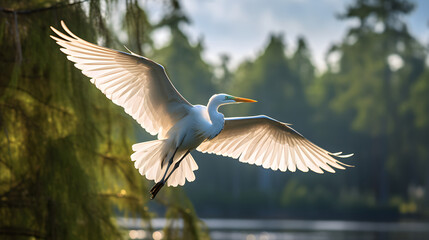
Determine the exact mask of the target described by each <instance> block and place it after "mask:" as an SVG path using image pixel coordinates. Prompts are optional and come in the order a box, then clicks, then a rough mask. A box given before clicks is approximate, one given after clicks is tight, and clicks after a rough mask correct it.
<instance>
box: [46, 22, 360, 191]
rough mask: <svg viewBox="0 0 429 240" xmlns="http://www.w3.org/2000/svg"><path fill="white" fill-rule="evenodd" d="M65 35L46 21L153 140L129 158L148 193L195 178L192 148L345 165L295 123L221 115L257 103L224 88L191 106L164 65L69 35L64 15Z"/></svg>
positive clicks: (319, 167)
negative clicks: (150, 183)
mask: <svg viewBox="0 0 429 240" xmlns="http://www.w3.org/2000/svg"><path fill="white" fill-rule="evenodd" d="M61 25H62V27H63V29H64V30H65V31H66V33H67V34H68V35H66V34H64V33H62V32H60V31H58V30H56V29H55V28H53V27H51V29H52V30H53V31H54V32H55V33H56V34H57V35H58V36H59V37H60V38H58V37H55V36H51V37H52V38H53V39H54V40H55V41H56V42H57V43H58V44H59V45H60V46H62V48H61V51H63V52H64V53H65V54H67V55H68V56H67V58H68V59H69V60H70V61H72V62H74V63H75V66H76V67H77V68H78V69H80V70H82V73H83V74H85V75H86V76H88V77H90V78H91V82H92V83H93V84H94V85H95V86H96V87H97V88H98V89H100V90H101V91H102V92H103V93H104V94H105V95H106V96H107V97H108V98H109V99H111V100H112V101H113V102H114V103H115V104H117V105H119V106H122V107H123V108H124V109H125V112H126V113H128V114H129V115H131V116H132V117H133V118H134V119H135V120H136V121H137V122H138V123H139V124H140V125H141V126H142V127H143V128H144V129H145V130H146V131H148V132H149V133H150V134H152V135H158V140H154V141H150V142H143V143H137V144H134V145H133V151H135V153H134V154H132V155H131V159H132V160H133V161H134V164H135V167H136V168H137V169H139V172H140V174H141V175H143V176H146V178H147V179H149V180H154V181H155V182H156V183H157V184H155V186H154V187H153V188H152V190H151V194H152V198H154V197H155V196H156V194H157V193H158V191H159V190H160V189H161V188H162V186H163V185H164V183H167V184H168V185H169V186H177V185H184V184H185V182H186V180H187V181H189V182H192V181H194V180H195V175H194V173H193V171H195V170H197V169H198V166H197V164H196V162H195V160H194V159H193V158H192V156H191V155H190V154H188V153H189V152H190V151H191V150H194V149H197V150H198V151H201V152H205V153H214V154H218V155H223V156H228V157H232V158H236V159H239V160H240V161H241V162H247V163H249V164H255V165H258V166H262V167H264V168H271V169H272V170H278V169H279V170H280V171H286V170H289V171H292V172H294V171H296V169H299V170H301V171H304V172H307V171H308V170H309V169H310V170H312V171H314V172H317V173H323V170H325V171H328V172H335V171H334V169H333V168H332V167H334V168H338V169H344V166H347V165H345V164H343V163H341V162H340V161H338V160H336V159H335V158H334V157H350V156H352V155H353V154H349V155H340V154H341V153H330V152H328V151H326V150H324V149H322V148H320V147H318V146H316V145H314V144H313V143H311V142H310V141H308V140H307V139H305V138H304V137H303V136H302V135H301V134H299V133H298V132H296V131H295V130H293V129H292V128H291V127H289V126H288V124H285V123H282V122H279V121H277V120H274V119H272V118H270V117H267V116H254V117H242V118H224V116H223V114H221V113H219V112H218V108H219V106H221V105H224V104H231V103H239V102H256V101H254V100H251V99H246V98H239V97H234V96H230V95H227V94H216V95H214V96H212V97H211V98H210V100H209V103H208V105H207V107H206V106H202V105H191V104H190V103H189V102H188V101H187V100H186V99H185V98H183V97H182V96H181V95H180V93H179V92H177V90H176V89H175V88H174V86H173V84H172V83H171V81H170V80H169V78H168V77H167V74H166V72H165V70H164V68H163V67H162V66H161V65H159V64H157V63H155V62H153V61H152V60H150V59H147V58H145V57H142V56H139V55H137V54H134V53H132V52H131V53H124V52H120V51H116V50H112V49H109V48H105V47H100V46H98V45H95V44H92V43H89V42H87V41H85V40H83V39H81V38H79V37H77V36H76V35H74V34H73V33H72V32H71V31H70V30H69V29H68V28H67V26H66V25H65V24H64V22H63V21H61Z"/></svg>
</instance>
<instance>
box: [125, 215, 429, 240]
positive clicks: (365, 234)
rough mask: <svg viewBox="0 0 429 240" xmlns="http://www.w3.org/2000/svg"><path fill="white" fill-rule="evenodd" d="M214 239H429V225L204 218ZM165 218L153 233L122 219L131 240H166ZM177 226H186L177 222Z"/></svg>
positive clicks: (154, 223) (154, 222)
mask: <svg viewBox="0 0 429 240" xmlns="http://www.w3.org/2000/svg"><path fill="white" fill-rule="evenodd" d="M203 221H204V222H205V224H206V225H207V227H208V228H209V230H210V236H211V238H212V239H213V240H289V239H290V240H343V239H347V240H349V239H350V240H390V239H393V240H429V222H357V221H328V220H254V219H252V220H248V219H203ZM166 222H167V221H166V220H165V219H153V220H152V226H153V228H154V229H156V230H157V231H156V232H154V233H149V232H147V231H145V230H142V226H143V228H144V224H143V225H142V221H141V220H139V219H124V218H119V219H118V223H119V225H120V226H122V227H124V228H125V229H127V231H129V236H130V239H155V240H160V239H162V231H161V229H162V228H163V227H164V226H165V225H166ZM176 224H177V226H179V227H180V226H181V225H182V223H181V222H180V221H177V223H176Z"/></svg>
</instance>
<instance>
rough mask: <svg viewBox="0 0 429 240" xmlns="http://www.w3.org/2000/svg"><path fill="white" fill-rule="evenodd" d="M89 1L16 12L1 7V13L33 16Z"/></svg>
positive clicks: (84, 0)
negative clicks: (32, 14)
mask: <svg viewBox="0 0 429 240" xmlns="http://www.w3.org/2000/svg"><path fill="white" fill-rule="evenodd" d="M88 1H89V0H82V1H78V2H73V3H57V4H54V5H52V6H49V7H44V8H35V9H25V10H15V9H9V8H2V7H0V11H2V12H4V13H11V14H31V13H37V12H43V11H48V10H52V9H58V8H63V7H70V6H73V5H76V4H81V3H84V2H88Z"/></svg>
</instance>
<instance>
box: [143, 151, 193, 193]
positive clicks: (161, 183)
mask: <svg viewBox="0 0 429 240" xmlns="http://www.w3.org/2000/svg"><path fill="white" fill-rule="evenodd" d="M188 154H189V150H188V151H187V152H186V153H185V154H184V155H183V156H182V157H181V158H180V160H179V161H177V163H176V164H174V167H173V169H172V170H171V172H170V174H168V176H167V178H165V180H164V178H162V180H161V181H160V182H158V183H156V184H155V185H154V186H153V187H152V189H151V190H150V194H151V197H150V199H154V198H155V197H156V195H157V194H158V192H159V190H161V188H162V187H163V186H164V184H165V183H166V182H167V180H168V179H169V178H170V176H171V174H173V172H174V171H175V170H176V169H177V168H178V167H179V166H180V163H181V162H182V160H183V159H184V158H185V157H186V155H188ZM170 165H171V164H169V166H168V168H169V167H170ZM168 168H167V170H166V171H165V173H167V172H168ZM164 177H165V174H164Z"/></svg>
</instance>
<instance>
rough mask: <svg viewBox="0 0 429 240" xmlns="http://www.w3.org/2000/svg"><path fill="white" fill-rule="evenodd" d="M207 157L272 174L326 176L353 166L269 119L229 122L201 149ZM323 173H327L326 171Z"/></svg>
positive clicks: (248, 118) (254, 118) (292, 130)
mask: <svg viewBox="0 0 429 240" xmlns="http://www.w3.org/2000/svg"><path fill="white" fill-rule="evenodd" d="M197 150H198V151H201V152H203V153H214V154H218V155H223V156H228V157H232V158H236V159H237V158H239V159H240V162H246V163H249V164H256V165H258V166H261V165H262V166H263V167H264V168H271V169H272V170H274V171H275V170H277V169H280V171H283V172H285V171H286V170H288V169H289V171H292V172H294V171H296V169H297V168H298V169H299V170H301V171H303V172H307V171H308V169H310V170H312V171H314V172H317V173H323V170H325V171H328V172H335V171H334V169H333V168H332V167H335V168H339V169H344V166H349V165H345V164H343V163H341V162H340V161H338V160H336V159H335V158H333V156H334V157H342V158H345V157H350V156H352V155H353V154H349V155H340V154H341V153H330V152H328V151H326V150H324V149H322V148H320V147H318V146H316V145H314V144H313V143H312V142H310V141H309V140H307V139H306V138H304V137H303V136H302V135H301V134H299V133H298V132H296V131H295V130H294V129H292V128H291V127H289V126H288V124H286V123H282V122H279V121H277V120H275V119H272V118H270V117H267V116H254V117H243V118H226V119H225V125H224V129H223V130H222V131H221V132H220V133H219V135H217V136H216V137H215V138H213V139H211V140H206V141H205V142H203V143H202V144H201V145H200V146H199V147H198V148H197ZM322 169H323V170H322Z"/></svg>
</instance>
